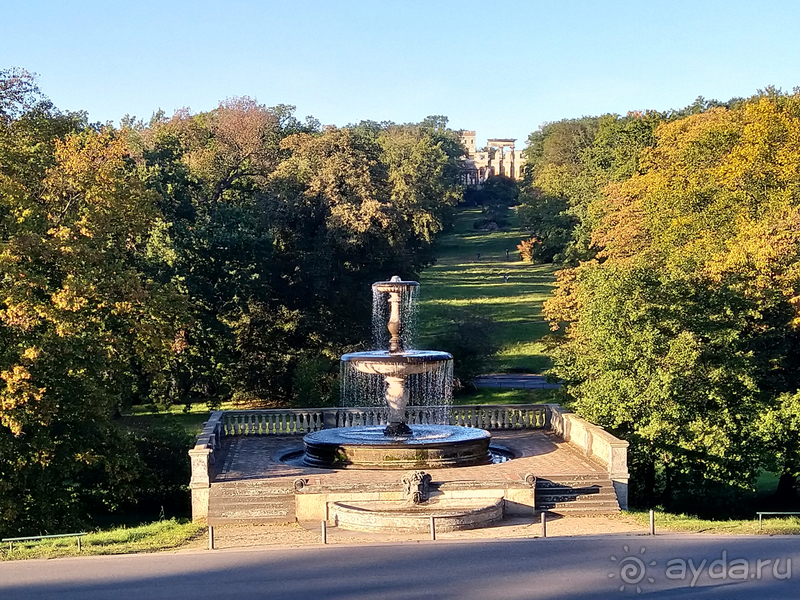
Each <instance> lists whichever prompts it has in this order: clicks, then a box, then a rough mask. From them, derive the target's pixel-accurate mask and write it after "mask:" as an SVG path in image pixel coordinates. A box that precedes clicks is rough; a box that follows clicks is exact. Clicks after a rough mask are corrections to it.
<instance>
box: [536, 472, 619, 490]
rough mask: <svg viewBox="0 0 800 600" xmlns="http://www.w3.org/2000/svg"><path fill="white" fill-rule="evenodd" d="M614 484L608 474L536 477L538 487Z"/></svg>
mask: <svg viewBox="0 0 800 600" xmlns="http://www.w3.org/2000/svg"><path fill="white" fill-rule="evenodd" d="M594 485H597V486H601V487H602V486H606V485H610V486H613V483H612V481H611V480H610V479H609V478H608V476H607V475H597V476H591V475H589V476H586V477H581V476H579V475H569V476H568V475H563V476H560V477H555V476H551V477H542V478H537V479H536V488H537V489H538V488H553V487H556V488H557V487H591V486H594Z"/></svg>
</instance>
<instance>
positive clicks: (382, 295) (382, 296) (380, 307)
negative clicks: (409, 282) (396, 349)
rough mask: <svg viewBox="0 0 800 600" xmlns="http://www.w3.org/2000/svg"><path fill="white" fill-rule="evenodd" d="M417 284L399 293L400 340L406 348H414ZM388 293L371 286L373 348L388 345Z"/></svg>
mask: <svg viewBox="0 0 800 600" xmlns="http://www.w3.org/2000/svg"><path fill="white" fill-rule="evenodd" d="M418 290H419V286H416V285H414V286H409V287H406V288H404V289H403V292H402V293H401V294H400V325H401V327H400V340H401V341H402V343H403V348H404V349H406V350H413V349H414V334H415V333H416V325H417V295H418ZM389 311H390V306H389V294H388V292H381V291H379V290H378V289H377V288H376V287H375V286H374V285H373V286H372V342H373V349H375V350H385V349H386V348H388V347H389V330H388V329H387V328H386V324H387V323H388V322H389Z"/></svg>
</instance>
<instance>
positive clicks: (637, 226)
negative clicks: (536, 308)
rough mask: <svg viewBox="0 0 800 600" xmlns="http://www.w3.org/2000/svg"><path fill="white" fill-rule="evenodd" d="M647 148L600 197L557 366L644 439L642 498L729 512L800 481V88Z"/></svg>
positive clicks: (558, 317) (585, 404)
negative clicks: (740, 502) (761, 486)
mask: <svg viewBox="0 0 800 600" xmlns="http://www.w3.org/2000/svg"><path fill="white" fill-rule="evenodd" d="M639 139H641V140H644V142H646V143H641V144H640V148H641V149H640V151H639V152H638V154H637V155H636V157H635V160H634V159H633V158H631V156H632V155H629V154H627V153H623V154H621V155H618V156H622V160H616V159H615V160H613V161H611V163H607V164H614V165H617V167H615V168H614V169H612V170H611V171H608V170H607V171H606V172H607V173H608V175H609V176H608V177H607V180H606V182H605V184H604V186H603V187H602V188H600V189H599V191H598V194H597V195H596V196H595V197H594V198H593V199H592V200H590V201H589V203H588V204H587V214H592V215H594V216H595V217H594V219H595V220H594V221H593V226H592V228H591V231H590V236H589V237H590V242H591V249H592V252H591V253H590V255H589V256H588V257H587V258H590V260H586V261H584V262H582V263H580V264H579V265H577V266H575V267H573V268H568V269H566V270H564V271H561V273H560V274H559V285H558V289H557V291H556V295H555V297H554V298H553V299H552V300H550V301H549V302H548V303H547V304H546V312H547V314H548V316H549V318H550V319H551V322H552V326H553V327H554V328H559V327H566V329H565V332H566V335H565V337H564V338H563V340H562V342H561V344H560V345H559V346H558V348H557V350H556V353H555V367H554V373H555V374H557V375H558V376H559V377H561V378H563V379H564V381H565V382H566V385H567V392H568V394H569V396H570V397H571V398H572V399H573V401H574V406H575V408H576V409H577V410H578V411H579V412H581V413H582V414H583V415H585V416H586V417H587V418H589V419H591V420H593V421H594V422H598V423H599V424H601V425H604V426H607V427H608V428H609V429H611V430H612V431H614V432H615V433H617V434H619V435H621V436H623V437H625V438H626V439H629V440H630V441H631V442H633V445H632V448H631V458H632V464H633V476H632V481H633V482H634V485H635V490H634V491H635V499H636V500H637V501H639V502H640V503H644V504H653V503H661V504H663V505H664V506H667V507H670V508H673V509H680V510H692V511H695V512H696V511H698V510H702V509H705V510H711V509H712V508H714V507H716V508H714V510H718V509H719V508H720V507H724V508H726V509H729V510H730V509H731V508H732V507H734V506H735V503H736V500H737V499H738V498H740V497H741V495H742V493H743V492H744V491H746V490H748V489H752V486H753V484H754V481H755V478H756V476H757V475H758V474H759V473H760V472H761V471H762V470H764V469H773V470H777V471H778V472H780V473H784V474H786V475H787V476H789V477H791V478H794V477H796V476H797V474H798V473H800V464H798V458H800V457H799V456H798V454H797V451H796V444H795V442H794V439H793V436H796V434H797V433H800V432H799V431H798V430H797V428H796V424H797V421H798V419H797V415H796V410H797V402H796V396H797V393H798V389H800V378H798V375H797V373H798V366H800V365H798V352H797V350H796V348H797V342H798V341H799V340H798V324H800V319H799V318H798V299H800V297H799V296H798V292H799V291H800V278H799V277H800V254H798V251H800V227H799V225H800V212H798V210H799V207H800V195H798V191H800V94H798V93H794V94H789V95H787V94H781V93H776V92H774V91H770V90H768V91H767V92H764V93H761V94H759V95H758V96H756V97H754V98H752V99H750V100H748V101H746V102H736V103H734V104H733V105H732V106H731V107H730V108H728V107H726V106H707V107H705V109H704V110H702V111H691V114H688V115H687V116H682V117H681V118H670V119H664V120H662V121H661V122H660V123H659V124H658V125H657V126H656V127H654V128H653V129H652V134H649V133H648V134H647V135H643V136H642V137H640V138H639ZM596 140H597V138H595V141H596ZM584 156H587V155H586V154H585V155H584ZM592 157H593V159H598V160H600V161H601V162H603V161H606V159H605V158H602V155H601V154H600V153H597V152H595V153H593V154H592ZM615 173H616V174H615ZM778 423H779V424H780V426H778V425H777V424H778Z"/></svg>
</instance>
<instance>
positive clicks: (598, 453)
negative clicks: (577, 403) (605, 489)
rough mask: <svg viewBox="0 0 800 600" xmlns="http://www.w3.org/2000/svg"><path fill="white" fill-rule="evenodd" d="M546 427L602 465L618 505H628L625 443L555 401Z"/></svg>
mask: <svg viewBox="0 0 800 600" xmlns="http://www.w3.org/2000/svg"><path fill="white" fill-rule="evenodd" d="M548 413H549V417H550V421H549V429H551V430H552V431H553V433H555V434H556V435H558V436H559V437H560V438H561V439H563V440H564V441H565V442H567V443H569V444H570V445H571V446H573V447H574V448H576V449H577V450H579V451H580V452H581V453H582V454H583V455H584V456H587V457H589V458H592V459H594V460H596V461H597V462H599V463H600V464H602V465H603V466H604V467H605V468H606V470H607V471H608V474H609V478H610V479H611V481H613V482H614V489H615V490H616V492H617V499H618V500H619V505H620V508H622V509H623V510H625V509H627V508H628V476H629V475H628V442H626V441H624V440H621V439H619V438H616V437H614V436H613V435H611V434H610V433H608V432H607V431H606V430H605V429H603V428H602V427H599V426H597V425H592V424H591V423H589V421H587V420H585V419H582V418H581V417H579V416H578V415H576V414H573V413H571V412H567V411H566V410H564V409H563V408H561V407H560V406H559V405H557V404H550V405H548Z"/></svg>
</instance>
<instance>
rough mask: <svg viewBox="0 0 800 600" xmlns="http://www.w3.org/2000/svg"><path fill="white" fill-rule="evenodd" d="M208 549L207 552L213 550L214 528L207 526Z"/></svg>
mask: <svg viewBox="0 0 800 600" xmlns="http://www.w3.org/2000/svg"><path fill="white" fill-rule="evenodd" d="M208 549H209V550H213V549H214V526H213V525H209V526H208Z"/></svg>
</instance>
